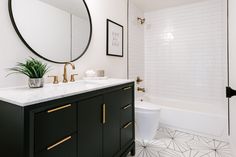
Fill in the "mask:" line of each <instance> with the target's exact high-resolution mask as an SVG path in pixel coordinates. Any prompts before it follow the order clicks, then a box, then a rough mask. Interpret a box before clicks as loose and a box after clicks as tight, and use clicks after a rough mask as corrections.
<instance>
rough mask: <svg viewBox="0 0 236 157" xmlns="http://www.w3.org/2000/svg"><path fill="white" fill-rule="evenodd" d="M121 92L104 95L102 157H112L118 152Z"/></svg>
mask: <svg viewBox="0 0 236 157" xmlns="http://www.w3.org/2000/svg"><path fill="white" fill-rule="evenodd" d="M121 97H122V90H118V91H115V92H111V93H107V94H105V95H104V109H105V110H104V111H103V112H105V115H104V116H105V117H103V118H105V119H103V120H104V121H103V123H104V124H103V157H113V156H115V155H116V153H117V152H119V150H120V103H121Z"/></svg>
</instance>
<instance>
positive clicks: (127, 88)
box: [123, 87, 131, 90]
mask: <svg viewBox="0 0 236 157" xmlns="http://www.w3.org/2000/svg"><path fill="white" fill-rule="evenodd" d="M129 89H131V87H126V88H123V90H129Z"/></svg>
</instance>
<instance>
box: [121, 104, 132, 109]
mask: <svg viewBox="0 0 236 157" xmlns="http://www.w3.org/2000/svg"><path fill="white" fill-rule="evenodd" d="M131 106H132V104H129V105H127V106H125V107H123V110H126V109H128V108H130V107H131Z"/></svg>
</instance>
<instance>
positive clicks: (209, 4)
mask: <svg viewBox="0 0 236 157" xmlns="http://www.w3.org/2000/svg"><path fill="white" fill-rule="evenodd" d="M137 16H143V14H142V11H141V10H140V9H138V8H137V7H135V6H134V4H132V3H131V4H130V18H131V19H130V24H129V31H130V33H129V35H130V36H129V38H130V40H129V42H130V43H129V46H130V47H129V48H130V50H129V54H130V55H129V57H130V59H129V62H130V64H129V71H130V78H134V77H135V76H136V75H141V76H142V75H143V72H144V76H145V87H146V90H147V93H148V95H149V96H151V97H155V98H156V99H158V98H161V100H162V101H161V102H162V104H161V105H167V104H168V101H169V100H171V102H173V100H176V101H179V102H183V106H188V107H189V109H194V108H196V107H197V108H202V109H203V108H205V109H204V110H207V112H208V111H209V112H214V111H216V110H217V111H219V113H222V114H225V112H226V111H227V103H226V98H225V86H226V83H227V77H226V76H227V71H226V67H227V62H226V52H227V51H226V50H227V46H226V45H227V43H226V41H227V36H226V35H227V34H226V29H227V28H226V20H227V18H226V17H227V14H226V0H205V1H200V2H197V3H192V4H187V5H180V6H176V7H170V8H165V9H161V10H157V11H152V12H146V13H145V14H144V17H145V18H146V22H145V26H142V25H140V24H137V21H136V17H137ZM143 27H144V40H143V38H142V35H143ZM143 42H144V50H143V47H142V45H143ZM143 52H144V53H143ZM143 56H144V62H143V60H142V59H143ZM143 66H144V67H145V68H144V69H143ZM184 103H185V104H184ZM168 105H171V104H170V103H169V104H168ZM173 105H174V104H173ZM213 110H214V111H213ZM225 115H226V114H225Z"/></svg>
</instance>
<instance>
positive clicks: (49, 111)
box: [47, 104, 71, 113]
mask: <svg viewBox="0 0 236 157" xmlns="http://www.w3.org/2000/svg"><path fill="white" fill-rule="evenodd" d="M68 107H71V104H69V105H65V106H61V107H58V108H54V109H51V110H48V111H47V113H52V112H56V111H59V110H62V109H65V108H68Z"/></svg>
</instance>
